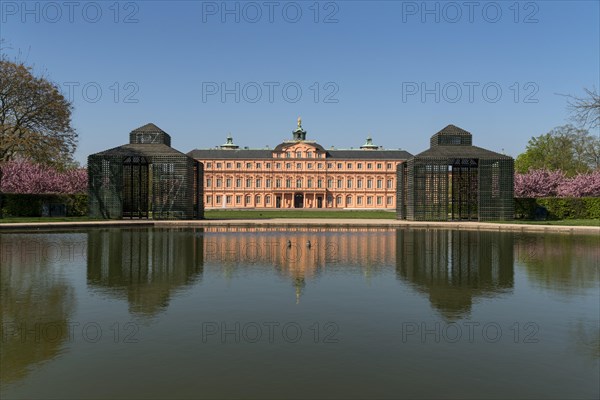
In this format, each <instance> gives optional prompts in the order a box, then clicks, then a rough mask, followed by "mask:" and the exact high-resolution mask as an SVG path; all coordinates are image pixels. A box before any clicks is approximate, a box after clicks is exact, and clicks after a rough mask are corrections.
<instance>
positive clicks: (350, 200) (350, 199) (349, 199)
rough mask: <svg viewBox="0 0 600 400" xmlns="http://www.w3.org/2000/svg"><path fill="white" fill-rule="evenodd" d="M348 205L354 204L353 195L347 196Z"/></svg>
mask: <svg viewBox="0 0 600 400" xmlns="http://www.w3.org/2000/svg"><path fill="white" fill-rule="evenodd" d="M346 205H347V206H351V205H352V197H351V196H348V197H346Z"/></svg>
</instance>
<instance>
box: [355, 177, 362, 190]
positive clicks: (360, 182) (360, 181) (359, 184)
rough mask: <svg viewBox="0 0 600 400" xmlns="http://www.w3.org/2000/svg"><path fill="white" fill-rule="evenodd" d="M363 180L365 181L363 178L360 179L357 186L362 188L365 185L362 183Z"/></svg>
mask: <svg viewBox="0 0 600 400" xmlns="http://www.w3.org/2000/svg"><path fill="white" fill-rule="evenodd" d="M362 182H363V181H362V179H359V180H358V181H357V183H356V186H357V187H358V188H359V189H362V185H363V184H362Z"/></svg>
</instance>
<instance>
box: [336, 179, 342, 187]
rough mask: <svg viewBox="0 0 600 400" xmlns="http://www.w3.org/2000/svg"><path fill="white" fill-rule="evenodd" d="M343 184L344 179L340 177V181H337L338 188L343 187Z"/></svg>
mask: <svg viewBox="0 0 600 400" xmlns="http://www.w3.org/2000/svg"><path fill="white" fill-rule="evenodd" d="M342 184H343V182H342V180H341V179H338V181H337V187H338V189H341V188H342Z"/></svg>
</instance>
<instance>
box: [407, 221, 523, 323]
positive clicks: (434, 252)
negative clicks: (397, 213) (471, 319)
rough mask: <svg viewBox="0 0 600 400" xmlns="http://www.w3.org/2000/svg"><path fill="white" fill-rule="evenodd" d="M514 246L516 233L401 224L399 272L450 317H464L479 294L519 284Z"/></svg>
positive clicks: (491, 293) (489, 294) (483, 294)
mask: <svg viewBox="0 0 600 400" xmlns="http://www.w3.org/2000/svg"><path fill="white" fill-rule="evenodd" d="M512 246H513V241H512V234H510V233H508V234H505V233H498V232H474V231H448V230H405V229H399V230H397V237H396V272H397V275H398V278H399V279H402V280H405V281H408V282H410V283H411V284H412V285H413V286H414V287H415V288H416V289H417V290H419V291H420V292H423V293H427V294H428V295H429V300H430V302H431V303H432V305H433V306H434V307H436V308H437V309H439V310H440V311H441V312H442V314H443V315H444V316H445V317H446V318H449V319H454V318H459V317H462V316H463V315H464V314H467V313H469V312H470V310H471V306H472V303H473V298H475V297H482V296H492V295H495V294H498V293H502V292H504V291H506V290H508V289H511V288H512V287H513V256H512V254H513V249H512Z"/></svg>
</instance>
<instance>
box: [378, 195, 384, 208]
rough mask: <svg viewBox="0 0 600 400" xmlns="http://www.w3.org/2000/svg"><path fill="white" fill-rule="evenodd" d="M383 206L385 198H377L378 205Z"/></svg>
mask: <svg viewBox="0 0 600 400" xmlns="http://www.w3.org/2000/svg"><path fill="white" fill-rule="evenodd" d="M382 204H383V196H377V205H378V206H380V205H382Z"/></svg>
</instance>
